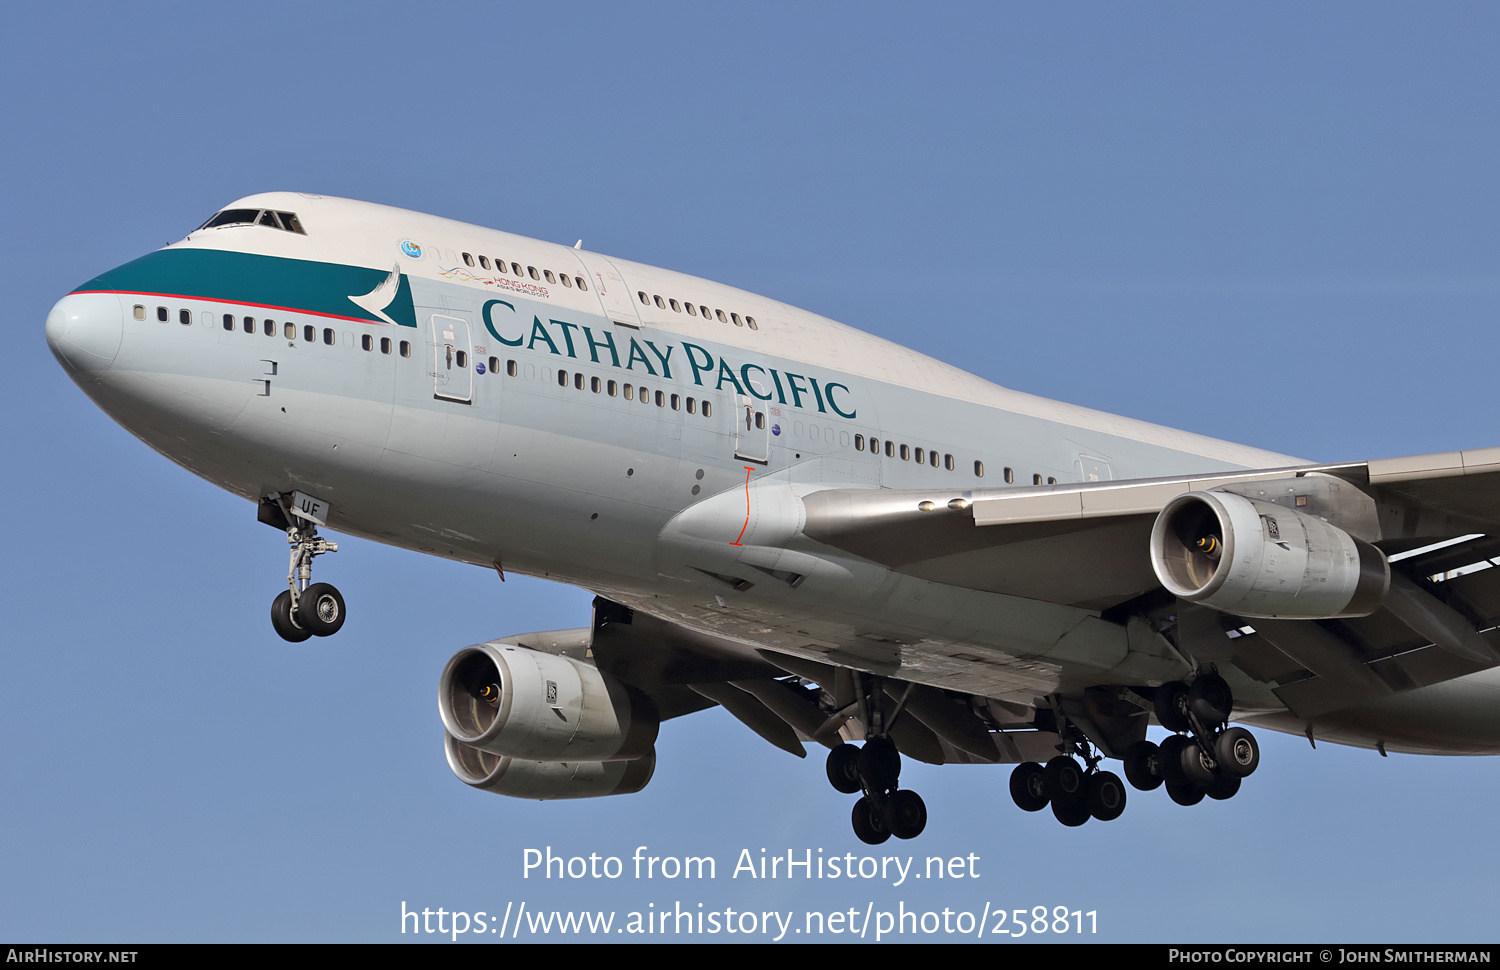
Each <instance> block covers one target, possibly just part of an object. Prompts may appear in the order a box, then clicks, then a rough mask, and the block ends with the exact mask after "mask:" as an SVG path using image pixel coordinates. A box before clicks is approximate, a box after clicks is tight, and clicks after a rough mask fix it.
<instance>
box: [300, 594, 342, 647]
mask: <svg viewBox="0 0 1500 970" xmlns="http://www.w3.org/2000/svg"><path fill="white" fill-rule="evenodd" d="M288 598H290V594H288ZM344 616H345V613H344V597H343V596H341V595H340V594H339V591H338V590H337V589H335V588H334V587H333V586H332V585H331V584H329V583H313V584H312V585H311V586H309V587H307V589H304V590H303V591H302V595H301V596H300V597H298V601H297V624H298V625H299V626H301V627H302V628H303V629H304V630H310V631H312V634H313V636H318V637H331V636H333V635H334V634H335V633H337V632H339V629H340V628H341V627H343V625H344Z"/></svg>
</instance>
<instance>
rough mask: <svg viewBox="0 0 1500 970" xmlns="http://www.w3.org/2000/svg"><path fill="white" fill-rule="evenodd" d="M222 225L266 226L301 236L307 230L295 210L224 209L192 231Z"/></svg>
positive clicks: (216, 227)
mask: <svg viewBox="0 0 1500 970" xmlns="http://www.w3.org/2000/svg"><path fill="white" fill-rule="evenodd" d="M223 226H267V227H269V228H271V229H280V230H282V231H284V232H295V233H297V234H298V235H301V236H305V235H307V230H305V229H303V228H302V220H300V219H298V218H297V214H296V213H295V212H277V211H274V210H272V209H225V210H223V211H222V212H218V213H215V215H214V217H213V218H212V219H210V220H208V221H207V222H205V223H204V224H203V225H201V226H199V227H198V229H195V230H193V231H194V232H197V231H198V230H201V229H218V228H220V227H223Z"/></svg>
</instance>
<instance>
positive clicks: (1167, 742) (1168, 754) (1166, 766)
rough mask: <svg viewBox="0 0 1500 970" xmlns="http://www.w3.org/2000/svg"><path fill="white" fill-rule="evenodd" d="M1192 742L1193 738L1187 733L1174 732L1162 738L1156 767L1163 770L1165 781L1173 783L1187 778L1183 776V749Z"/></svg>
mask: <svg viewBox="0 0 1500 970" xmlns="http://www.w3.org/2000/svg"><path fill="white" fill-rule="evenodd" d="M1192 743H1193V739H1192V738H1190V737H1188V736H1187V735H1185V734H1172V735H1168V736H1167V737H1165V738H1162V741H1161V747H1160V748H1159V749H1158V750H1157V755H1156V767H1157V769H1158V770H1159V771H1160V772H1161V777H1162V780H1163V781H1165V782H1167V783H1168V784H1171V783H1172V782H1174V781H1178V782H1181V781H1186V780H1187V779H1186V778H1184V777H1183V776H1182V751H1183V749H1184V748H1186V747H1187V746H1188V745H1190V744H1192Z"/></svg>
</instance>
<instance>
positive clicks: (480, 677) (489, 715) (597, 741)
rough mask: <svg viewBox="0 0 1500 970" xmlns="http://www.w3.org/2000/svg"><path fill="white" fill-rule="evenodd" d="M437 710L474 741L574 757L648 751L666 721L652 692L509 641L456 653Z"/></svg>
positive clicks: (508, 750)
mask: <svg viewBox="0 0 1500 970" xmlns="http://www.w3.org/2000/svg"><path fill="white" fill-rule="evenodd" d="M438 711H439V713H440V714H441V715H442V718H443V726H444V727H446V728H447V729H448V733H449V734H451V735H452V736H453V737H454V738H455V739H456V740H458V741H461V742H462V743H464V744H466V745H468V746H470V747H473V748H478V749H480V750H481V751H486V752H488V753H490V754H493V755H500V756H502V757H505V758H515V759H519V760H521V761H534V762H567V763H570V764H571V763H576V762H588V761H595V762H602V761H634V760H636V759H638V758H643V757H645V756H646V755H648V754H650V753H651V751H652V747H653V745H655V744H656V732H657V728H658V726H659V720H660V718H659V717H658V715H657V712H656V707H655V705H654V704H652V703H651V700H650V698H648V697H646V696H645V695H644V694H642V693H640V692H639V691H637V690H635V689H633V688H631V687H629V686H627V685H625V684H622V683H620V682H619V681H618V680H615V679H614V678H613V677H610V676H608V675H607V674H605V673H603V672H602V671H600V670H599V669H598V668H596V667H594V666H592V665H590V664H586V663H584V662H583V661H581V660H575V659H573V658H572V657H567V656H562V655H559V654H551V653H542V652H541V651H539V650H531V649H528V648H526V647H520V646H515V645H514V644H509V643H481V644H479V645H477V646H473V647H466V648H465V649H463V650H460V651H459V652H458V653H457V654H455V655H454V657H453V659H452V660H449V661H448V665H447V666H446V667H444V668H443V676H442V680H441V682H440V684H439V687H438ZM512 770H515V769H512ZM486 774H489V772H486ZM460 777H462V776H460Z"/></svg>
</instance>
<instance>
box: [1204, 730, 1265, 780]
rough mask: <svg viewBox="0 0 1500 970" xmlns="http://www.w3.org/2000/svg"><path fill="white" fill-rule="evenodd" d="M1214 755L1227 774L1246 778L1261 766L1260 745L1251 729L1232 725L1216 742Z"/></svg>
mask: <svg viewBox="0 0 1500 970" xmlns="http://www.w3.org/2000/svg"><path fill="white" fill-rule="evenodd" d="M1214 756H1215V760H1217V761H1218V762H1219V767H1220V768H1222V769H1223V770H1224V772H1225V773H1226V774H1231V775H1234V776H1235V777H1238V778H1246V777H1249V775H1250V774H1251V773H1252V772H1254V771H1255V769H1256V768H1258V767H1259V766H1260V745H1259V744H1257V743H1256V741H1255V735H1253V734H1251V733H1250V732H1249V731H1246V730H1245V729H1244V728H1242V727H1232V728H1230V729H1229V730H1227V731H1225V732H1224V733H1223V734H1221V735H1219V739H1218V740H1217V741H1215V742H1214Z"/></svg>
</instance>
